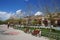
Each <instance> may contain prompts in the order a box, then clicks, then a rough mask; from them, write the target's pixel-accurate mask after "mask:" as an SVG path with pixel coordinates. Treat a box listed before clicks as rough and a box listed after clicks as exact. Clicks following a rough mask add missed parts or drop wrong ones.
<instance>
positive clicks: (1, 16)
mask: <svg viewBox="0 0 60 40" xmlns="http://www.w3.org/2000/svg"><path fill="white" fill-rule="evenodd" d="M10 16H11V14H10V13H8V12H1V11H0V20H6V19H9V18H10Z"/></svg>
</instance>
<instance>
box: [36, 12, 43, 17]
mask: <svg viewBox="0 0 60 40" xmlns="http://www.w3.org/2000/svg"><path fill="white" fill-rule="evenodd" d="M42 14H43V13H42V12H40V11H38V12H36V13H35V16H37V15H42Z"/></svg>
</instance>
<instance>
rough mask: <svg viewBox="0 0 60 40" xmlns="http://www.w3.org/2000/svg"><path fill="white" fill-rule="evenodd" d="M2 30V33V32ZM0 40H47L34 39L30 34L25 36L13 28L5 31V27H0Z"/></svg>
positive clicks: (44, 39)
mask: <svg viewBox="0 0 60 40" xmlns="http://www.w3.org/2000/svg"><path fill="white" fill-rule="evenodd" d="M2 30H3V32H2ZM0 40H49V39H48V38H46V37H43V36H42V37H35V36H32V35H31V34H26V33H24V32H23V31H21V30H16V29H13V28H9V29H7V26H6V25H2V26H0Z"/></svg>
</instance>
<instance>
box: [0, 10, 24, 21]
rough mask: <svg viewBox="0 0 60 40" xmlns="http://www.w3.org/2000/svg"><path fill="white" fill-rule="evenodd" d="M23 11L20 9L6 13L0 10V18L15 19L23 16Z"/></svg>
mask: <svg viewBox="0 0 60 40" xmlns="http://www.w3.org/2000/svg"><path fill="white" fill-rule="evenodd" d="M24 14H25V12H23V11H22V10H17V11H16V13H8V12H3V11H0V20H7V19H9V18H10V19H11V18H14V19H17V18H20V17H24Z"/></svg>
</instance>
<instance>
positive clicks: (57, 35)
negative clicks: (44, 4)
mask: <svg viewBox="0 0 60 40" xmlns="http://www.w3.org/2000/svg"><path fill="white" fill-rule="evenodd" d="M15 28H16V29H19V30H24V29H25V28H26V27H15ZM29 29H30V30H31V31H32V30H34V29H40V30H41V31H42V36H45V37H49V38H53V39H56V40H60V31H59V30H54V29H52V31H51V33H50V29H46V28H33V27H29Z"/></svg>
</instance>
